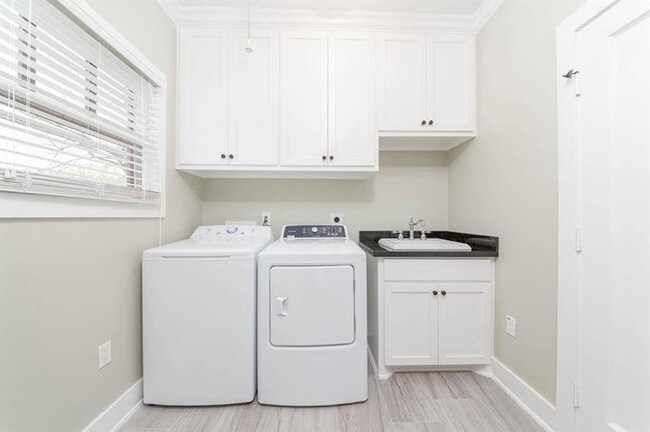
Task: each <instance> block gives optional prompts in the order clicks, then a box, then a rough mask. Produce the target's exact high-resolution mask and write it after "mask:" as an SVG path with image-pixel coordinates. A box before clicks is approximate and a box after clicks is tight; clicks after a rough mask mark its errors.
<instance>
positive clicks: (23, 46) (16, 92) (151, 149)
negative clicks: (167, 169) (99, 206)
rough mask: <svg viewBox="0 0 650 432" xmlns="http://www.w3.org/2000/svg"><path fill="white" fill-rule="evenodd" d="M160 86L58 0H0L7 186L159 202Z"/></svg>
mask: <svg viewBox="0 0 650 432" xmlns="http://www.w3.org/2000/svg"><path fill="white" fill-rule="evenodd" d="M160 93H161V91H160V88H159V86H157V85H156V84H155V83H154V82H152V80H150V79H149V78H148V77H147V76H145V75H144V74H143V73H141V72H140V71H139V70H138V69H136V68H135V67H134V66H133V65H132V64H131V63H129V62H128V61H127V60H125V59H124V58H123V57H122V56H120V55H119V54H118V53H116V52H115V51H114V50H113V49H112V48H111V47H109V46H108V45H107V44H105V43H104V42H103V41H102V40H100V39H99V38H98V37H97V36H96V35H95V34H94V33H93V32H92V31H91V30H90V29H88V28H86V27H85V26H84V25H83V24H82V23H81V22H80V21H78V20H77V19H75V18H74V17H72V16H71V15H70V14H69V13H68V12H67V11H66V10H65V9H64V8H62V6H60V5H59V4H57V3H56V1H55V0H52V1H50V0H0V191H6V192H18V193H32V194H45V195H57V196H67V197H78V198H92V199H104V200H115V201H129V202H139V203H152V204H155V203H158V202H159V199H160V197H159V195H160V192H161V178H160V174H161V171H160V170H161V167H160V166H159V161H160V157H159V156H160V151H161V149H160V148H159V146H160V144H159V139H158V135H159V127H160V125H159V122H160V121H162V120H161V119H160V116H159V114H160V103H159V102H160V101H159V99H160V97H161V96H160Z"/></svg>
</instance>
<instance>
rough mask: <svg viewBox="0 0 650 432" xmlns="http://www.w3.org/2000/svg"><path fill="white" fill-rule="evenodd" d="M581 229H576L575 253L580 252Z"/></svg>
mask: <svg viewBox="0 0 650 432" xmlns="http://www.w3.org/2000/svg"><path fill="white" fill-rule="evenodd" d="M582 237H583V234H582V228H576V252H578V253H579V252H582V242H583V238H582Z"/></svg>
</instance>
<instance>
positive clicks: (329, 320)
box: [269, 265, 354, 346]
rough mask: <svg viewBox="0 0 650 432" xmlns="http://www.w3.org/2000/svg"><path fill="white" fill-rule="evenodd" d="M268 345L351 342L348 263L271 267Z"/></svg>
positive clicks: (351, 299) (351, 283)
mask: <svg viewBox="0 0 650 432" xmlns="http://www.w3.org/2000/svg"><path fill="white" fill-rule="evenodd" d="M270 277H271V282H270V284H271V289H270V296H271V297H270V299H269V300H270V311H269V314H270V316H271V323H270V324H271V335H270V336H271V344H273V345H275V346H327V345H345V344H350V343H352V342H354V269H353V268H352V266H349V265H346V266H304V267H297V266H296V267H282V266H277V267H273V268H271V274H270Z"/></svg>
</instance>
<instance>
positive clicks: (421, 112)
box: [377, 33, 426, 132]
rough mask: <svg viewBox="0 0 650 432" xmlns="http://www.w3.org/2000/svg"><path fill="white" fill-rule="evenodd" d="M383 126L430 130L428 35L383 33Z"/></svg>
mask: <svg viewBox="0 0 650 432" xmlns="http://www.w3.org/2000/svg"><path fill="white" fill-rule="evenodd" d="M378 46H379V49H378V58H379V68H378V70H379V77H378V80H379V83H378V84H379V85H378V86H377V88H378V97H379V129H380V130H382V131H419V132H422V131H426V72H425V70H426V38H425V36H423V35H420V34H408V33H404V34H389V35H386V34H384V35H380V36H379V42H378Z"/></svg>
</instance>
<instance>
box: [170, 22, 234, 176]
mask: <svg viewBox="0 0 650 432" xmlns="http://www.w3.org/2000/svg"><path fill="white" fill-rule="evenodd" d="M227 47H228V37H227V33H226V31H224V30H207V29H183V30H181V31H180V36H179V60H178V65H179V79H178V84H179V88H178V95H179V102H178V122H179V134H178V136H179V142H178V143H177V145H178V146H179V154H178V155H179V162H180V163H181V164H194V165H208V164H218V163H221V164H226V163H228V162H227V161H228V159H227V155H228V86H227V83H228V81H227V55H228V49H227Z"/></svg>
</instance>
